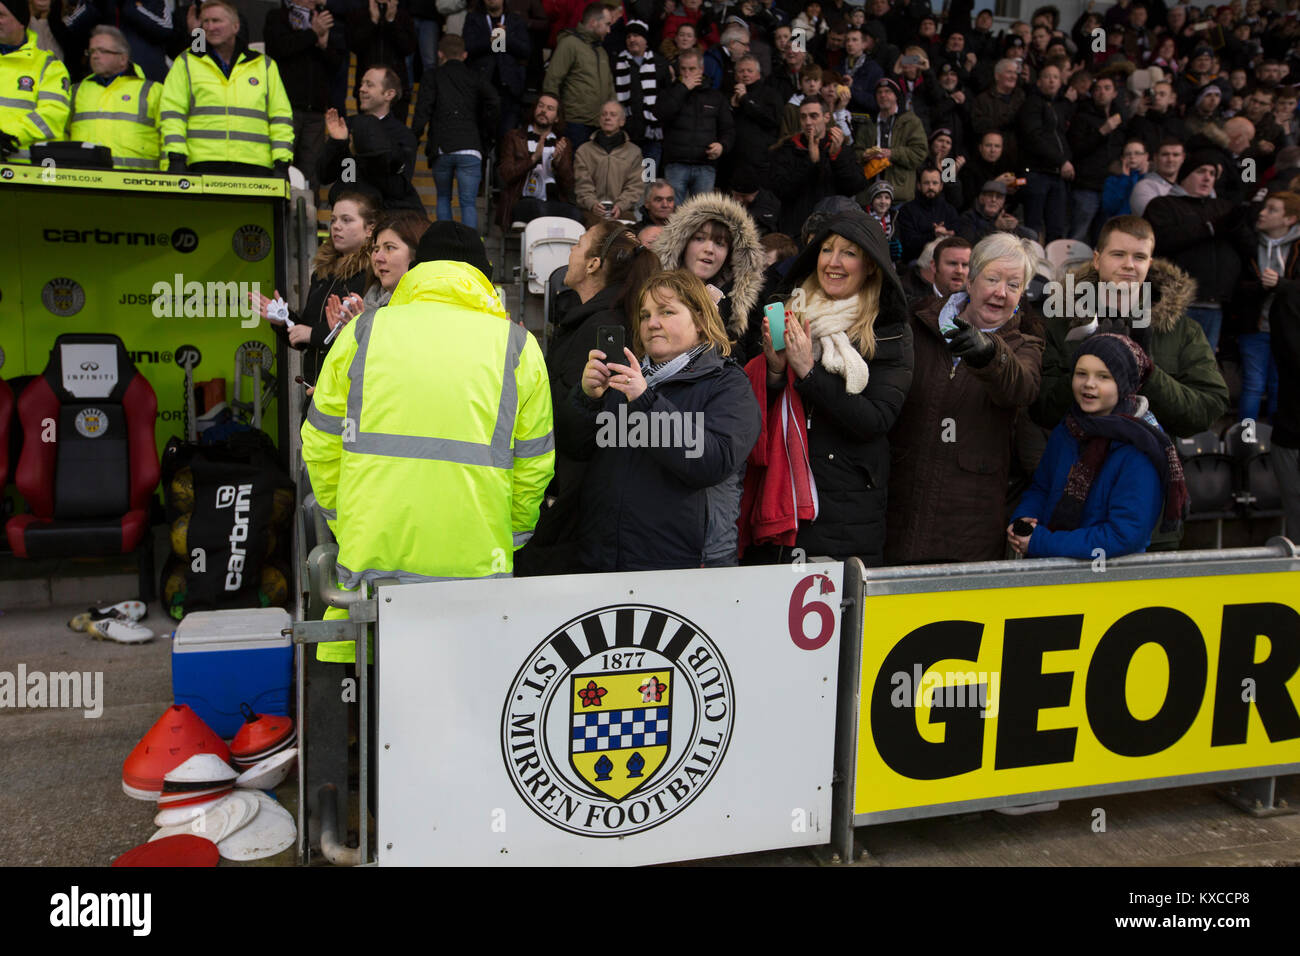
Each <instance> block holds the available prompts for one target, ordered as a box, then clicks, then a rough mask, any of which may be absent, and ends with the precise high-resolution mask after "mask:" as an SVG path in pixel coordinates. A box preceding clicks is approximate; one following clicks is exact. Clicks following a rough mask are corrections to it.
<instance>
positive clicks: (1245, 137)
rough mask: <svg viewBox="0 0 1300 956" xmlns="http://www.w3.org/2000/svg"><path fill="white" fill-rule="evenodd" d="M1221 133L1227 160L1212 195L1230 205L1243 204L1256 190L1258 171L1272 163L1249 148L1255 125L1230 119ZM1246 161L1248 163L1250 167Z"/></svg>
mask: <svg viewBox="0 0 1300 956" xmlns="http://www.w3.org/2000/svg"><path fill="white" fill-rule="evenodd" d="M1223 133H1224V135H1225V136H1226V137H1227V140H1228V141H1227V143H1226V144H1225V147H1224V148H1225V149H1226V150H1227V153H1228V161H1227V162H1226V163H1224V164H1223V172H1222V175H1221V176H1220V177H1219V182H1218V183H1217V184H1216V186H1215V195H1216V196H1218V197H1220V198H1221V199H1227V200H1229V201H1230V202H1235V203H1242V202H1245V201H1246V197H1247V195H1248V194H1253V193H1254V192H1255V190H1256V189H1257V188H1258V187H1257V186H1255V185H1254V184H1255V183H1256V182H1258V180H1259V174H1260V171H1261V170H1263V169H1264V168H1265V167H1266V166H1267V165H1268V163H1270V162H1271V161H1272V160H1271V157H1265V156H1264V155H1263V154H1262V153H1260V152H1259V151H1257V150H1255V149H1254V148H1253V147H1252V146H1251V142H1252V141H1253V140H1254V138H1255V125H1254V124H1253V123H1251V121H1250V120H1248V119H1246V117H1244V116H1234V117H1232V119H1230V120H1228V121H1227V122H1226V123H1224V124H1223ZM1247 160H1250V164H1249V165H1248V164H1247V162H1246V161H1247ZM1248 169H1249V172H1247V170H1248ZM1247 179H1249V181H1247Z"/></svg>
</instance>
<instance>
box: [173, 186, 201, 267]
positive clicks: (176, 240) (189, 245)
mask: <svg viewBox="0 0 1300 956" xmlns="http://www.w3.org/2000/svg"><path fill="white" fill-rule="evenodd" d="M182 188H184V187H183V186H182ZM198 247H199V234H198V233H196V232H195V231H194V230H193V229H188V228H186V227H185V226H181V227H180V228H178V229H176V230H173V232H172V248H173V249H175V250H176V251H177V252H193V251H194V250H195V249H197V248H198Z"/></svg>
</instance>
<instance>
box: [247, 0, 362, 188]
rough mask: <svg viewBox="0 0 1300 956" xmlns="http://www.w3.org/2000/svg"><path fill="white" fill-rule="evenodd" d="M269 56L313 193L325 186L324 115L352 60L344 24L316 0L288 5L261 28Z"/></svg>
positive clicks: (293, 0)
mask: <svg viewBox="0 0 1300 956" xmlns="http://www.w3.org/2000/svg"><path fill="white" fill-rule="evenodd" d="M262 35H263V36H264V37H265V38H266V55H267V56H269V57H270V58H271V59H273V60H274V61H275V64H276V66H277V67H279V68H280V78H281V79H282V80H283V81H284V91H285V92H286V93H287V94H288V95H289V104H290V105H291V106H292V107H293V139H294V144H293V161H294V165H296V166H297V167H298V168H299V169H300V170H302V172H303V175H305V176H306V177H307V181H308V183H310V184H311V188H312V189H313V190H315V189H316V187H317V186H318V185H319V183H320V175H319V173H320V159H321V153H322V151H323V150H324V148H325V136H326V134H325V111H326V110H327V109H329V108H330V82H331V81H332V80H333V78H334V74H335V73H336V72H337V71H338V68H339V67H340V66H341V65H342V64H343V62H344V61H345V60H346V59H347V55H348V49H347V44H346V43H345V41H344V37H343V24H341V23H340V24H338V25H337V26H336V25H335V23H334V15H333V14H332V13H330V12H329V11H328V10H317V9H316V8H315V6H314V4H313V3H312V2H311V0H286V3H285V4H284V6H282V7H280V8H279V9H277V10H272V11H270V12H269V13H267V15H266V24H265V25H264V26H263V28H262Z"/></svg>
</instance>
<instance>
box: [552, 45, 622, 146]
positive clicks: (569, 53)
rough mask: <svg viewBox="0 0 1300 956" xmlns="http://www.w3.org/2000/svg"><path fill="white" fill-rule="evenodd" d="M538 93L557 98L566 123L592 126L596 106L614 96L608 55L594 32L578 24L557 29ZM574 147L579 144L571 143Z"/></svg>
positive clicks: (597, 119)
mask: <svg viewBox="0 0 1300 956" xmlns="http://www.w3.org/2000/svg"><path fill="white" fill-rule="evenodd" d="M542 92H543V93H550V94H551V95H552V96H555V97H558V98H559V101H560V102H561V103H562V104H564V118H565V120H566V121H568V122H570V123H582V124H583V125H585V126H596V125H597V124H598V123H599V122H600V107H601V105H602V104H604V103H606V102H608V101H609V100H612V99H613V98H614V75H613V73H611V72H610V69H609V55H608V54H607V53H606V52H605V48H604V47H602V46H601V45H600V41H599V40H598V39H596V34H594V33H592V32H591V31H590V30H588V29H587V28H586V27H584V26H582V24H579V25H578V26H576V27H574V28H573V29H572V30H561V31H560V38H559V40H558V41H556V44H555V52H554V53H553V54H551V61H550V63H548V64H547V65H546V79H545V80H543V82H542ZM573 145H574V148H575V149H576V148H577V147H578V146H581V145H582V144H581V143H574V144H573Z"/></svg>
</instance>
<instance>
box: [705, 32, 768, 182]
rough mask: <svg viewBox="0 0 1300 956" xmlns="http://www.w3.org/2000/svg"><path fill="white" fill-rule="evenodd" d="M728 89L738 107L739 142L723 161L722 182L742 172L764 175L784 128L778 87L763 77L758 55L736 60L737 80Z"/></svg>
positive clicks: (737, 134) (737, 131)
mask: <svg viewBox="0 0 1300 956" xmlns="http://www.w3.org/2000/svg"><path fill="white" fill-rule="evenodd" d="M723 92H724V93H727V94H728V96H729V98H730V101H731V108H732V109H733V110H734V111H735V122H736V145H735V148H734V149H733V150H732V151H731V153H730V154H729V155H728V156H727V159H726V161H725V163H724V167H725V169H726V172H727V175H725V176H724V177H723V182H722V183H721V184H720V185H722V186H728V185H730V184H731V181H732V180H733V179H735V178H736V177H737V176H739V175H741V174H742V173H746V174H750V175H753V176H757V177H759V178H764V177H766V176H767V171H768V168H769V167H770V166H771V164H772V144H773V143H775V142H776V140H777V136H778V134H779V131H780V128H781V110H782V103H781V101H780V99H778V98H777V94H776V90H775V89H774V88H773V87H772V86H771V84H769V83H767V82H766V81H765V80H763V78H762V73H761V71H760V68H759V65H758V58H757V57H752V56H742V57H741V58H740V59H739V60H737V61H736V82H735V84H734V86H733V87H732V89H731V90H729V91H728V90H723Z"/></svg>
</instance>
